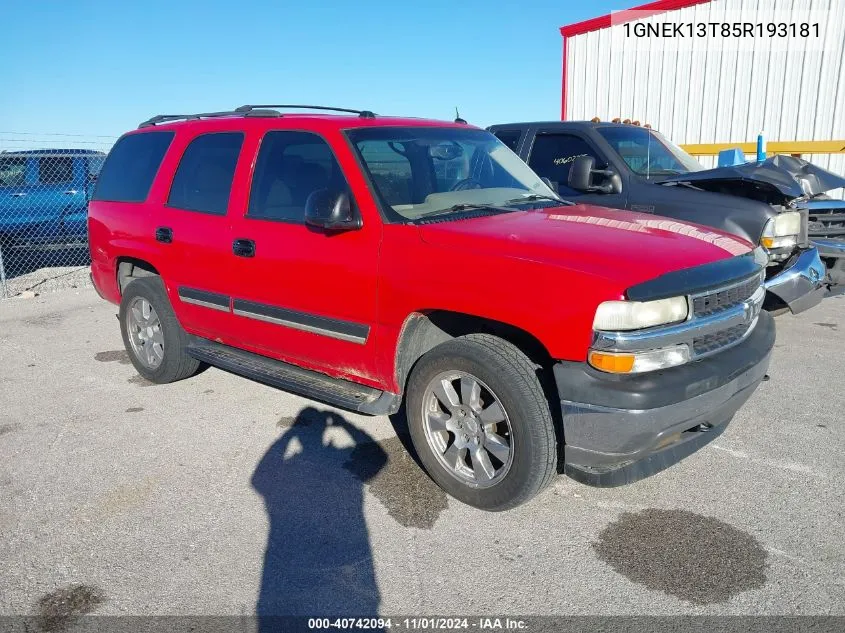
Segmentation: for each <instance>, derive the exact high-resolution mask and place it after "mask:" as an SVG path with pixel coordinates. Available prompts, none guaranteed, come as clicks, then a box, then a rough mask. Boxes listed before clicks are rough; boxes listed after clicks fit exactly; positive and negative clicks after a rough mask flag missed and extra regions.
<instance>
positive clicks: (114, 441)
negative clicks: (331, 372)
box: [0, 288, 845, 630]
mask: <svg viewBox="0 0 845 633" xmlns="http://www.w3.org/2000/svg"><path fill="white" fill-rule="evenodd" d="M115 312H116V309H115V307H114V306H112V305H110V304H108V303H105V302H103V301H102V300H100V299H99V298H98V297H97V295H96V294H95V292H94V291H93V290H92V289H90V288H86V289H81V290H66V291H61V292H56V293H50V294H44V295H40V296H36V297H34V298H22V299H10V300H6V301H0V535H2V536H0V615H10V614H39V613H41V614H42V615H43V614H45V613H46V614H47V615H49V613H50V609H59V610H61V608H62V605H66V604H73V605H76V607H74V608H77V611H78V612H92V613H96V614H158V615H167V614H192V615H197V614H208V615H211V614H215V615H250V614H254V613H255V612H256V609H258V610H259V611H260V612H262V613H292V614H303V615H317V614H321V613H353V612H354V613H358V614H371V615H373V614H376V613H380V614H385V615H391V614H394V615H398V614H404V615H424V614H492V615H500V616H505V615H509V614H521V615H528V614H543V615H545V614H664V615H665V614H699V615H701V614H704V615H715V614H751V615H761V614H766V615H780V614H837V615H845V459H843V456H845V450H843V449H845V415H843V412H845V390H843V376H844V375H845V297H842V296H839V297H832V298H829V299H826V300H825V301H824V302H823V303H822V304H821V305H820V306H818V307H816V308H814V309H813V310H811V311H809V312H806V313H804V314H803V315H800V316H798V317H794V316H791V315H785V316H781V317H778V319H777V327H778V340H777V344H776V349H775V352H774V357H773V360H772V365H771V369H770V376H771V379H770V380H769V381H768V382H765V383H763V384H762V385H761V386H760V388H759V389H758V390H757V392H756V393H755V394H754V396H753V397H752V398H751V400H750V401H749V402H748V403H747V404H746V405H745V407H744V408H743V409H742V410H741V411H740V412H739V413H738V415H737V416H736V417H735V419H734V420H733V422H732V423H731V424H730V426H729V427H728V429H727V431H726V432H725V434H724V435H723V436H721V437H720V438H718V439H717V440H716V441H715V442H714V443H712V444H710V445H709V446H707V447H706V448H704V449H703V450H701V451H699V452H698V453H696V454H694V455H692V456H691V457H689V458H687V459H686V460H684V461H683V462H681V463H680V464H678V465H676V466H674V467H672V468H670V469H669V470H667V471H664V472H663V473H660V474H658V475H656V476H654V477H651V478H649V479H646V480H643V481H641V482H638V483H636V484H633V485H629V486H625V487H621V488H613V489H596V488H589V487H587V486H584V485H581V484H578V483H576V482H574V481H572V480H570V479H567V478H565V477H562V476H561V477H559V478H558V479H557V480H556V481H555V482H554V483H553V484H552V485H551V486H550V487H549V488H548V489H547V490H546V491H545V492H544V493H543V494H542V495H540V496H539V497H537V498H536V499H535V500H533V501H532V502H530V503H529V504H527V505H524V506H522V507H520V508H517V509H516V510H513V511H510V512H507V513H498V514H493V513H485V512H481V511H478V510H475V509H473V508H470V507H467V506H464V505H462V504H461V503H459V502H457V501H455V500H453V499H450V498H447V497H446V496H445V494H444V493H443V492H442V491H441V490H440V489H439V488H437V487H436V486H435V485H434V484H432V483H431V482H430V480H429V479H428V478H427V477H426V476H425V475H424V474H423V473H422V472H421V471H420V470H419V468H418V467H417V465H416V463H415V462H414V461H413V459H412V458H411V457H409V456H408V454H407V453H406V452H405V449H404V448H403V444H402V441H400V439H399V438H398V437H397V435H396V432H395V430H394V424H393V422H392V421H391V420H390V419H389V418H387V417H377V418H370V417H364V416H358V415H354V414H351V413H348V412H342V411H338V410H335V409H332V408H331V407H327V406H325V405H322V404H318V403H315V402H312V401H309V400H306V399H303V398H299V397H297V396H293V395H290V394H286V393H283V392H280V391H278V390H275V389H272V388H270V387H266V386H263V385H260V384H256V383H253V382H250V381H248V380H246V379H243V378H240V377H237V376H234V375H231V374H228V373H225V372H223V371H221V370H218V369H208V370H207V371H205V372H203V373H201V374H200V375H198V376H196V377H194V378H191V379H189V380H185V381H182V382H179V383H175V384H170V385H164V386H158V385H151V384H150V383H147V382H146V381H144V380H143V379H141V378H139V377H138V375H137V374H136V373H135V371H134V369H133V368H132V366H131V365H130V364H129V362H128V358H127V357H126V354H125V352H124V351H123V345H122V342H121V338H120V332H119V328H118V322H117V320H116V318H115ZM57 605H58V606H57ZM54 630H56V629H54Z"/></svg>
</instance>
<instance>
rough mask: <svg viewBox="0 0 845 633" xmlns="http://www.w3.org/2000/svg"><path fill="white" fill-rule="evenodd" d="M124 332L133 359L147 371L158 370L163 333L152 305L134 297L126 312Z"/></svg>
mask: <svg viewBox="0 0 845 633" xmlns="http://www.w3.org/2000/svg"><path fill="white" fill-rule="evenodd" d="M126 331H127V332H128V333H129V342H130V344H131V345H132V351H133V353H134V354H135V358H137V359H138V361H139V362H140V363H141V364H142V365H143V366H144V367H146V368H147V369H158V367H159V365H161V361H163V360H164V333H163V332H162V331H161V320H160V319H159V318H158V314H157V313H156V311H155V308H153V306H152V304H151V303H150V302H149V301H147V300H146V299H144V298H143V297H135V298H134V299H133V300H132V303H131V304H129V309H128V310H127V311H126Z"/></svg>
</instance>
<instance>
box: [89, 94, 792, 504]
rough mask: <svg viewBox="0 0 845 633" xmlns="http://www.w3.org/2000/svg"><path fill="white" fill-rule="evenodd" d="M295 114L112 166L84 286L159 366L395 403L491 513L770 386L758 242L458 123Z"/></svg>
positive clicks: (138, 136)
mask: <svg viewBox="0 0 845 633" xmlns="http://www.w3.org/2000/svg"><path fill="white" fill-rule="evenodd" d="M295 107H297V106H242V107H241V108H238V109H237V110H234V111H231V112H223V113H221V112H218V113H211V114H197V115H186V116H175V115H174V116H166V115H161V116H157V117H153V118H152V119H150V120H149V121H146V122H144V123H143V124H142V125H141V127H140V128H139V129H138V130H136V131H132V132H129V133H128V134H126V135H124V136H123V137H122V138H121V139H120V140H119V141H118V142H117V143H116V145H115V146H114V148H113V149H112V151H111V153H110V154H109V157H108V159H107V160H106V163H105V166H104V167H103V171H102V173H101V175H100V178H99V181H98V183H97V188H96V190H95V192H94V197H93V200H92V202H91V205H90V212H89V235H90V249H91V259H92V264H91V270H92V277H93V280H94V284H95V286H96V288H97V289H98V291H99V292H100V293H101V295H102V296H103V297H104V298H105V299H107V300H109V301H111V302H114V303H116V304H119V305H120V311H119V322H120V328H121V332H122V334H123V340H124V344H125V346H126V349H127V351H128V353H129V356H130V358H131V360H132V363H133V365H134V366H135V368H136V369H137V370H138V372H139V373H140V374H141V375H142V376H144V377H145V378H147V379H148V380H151V381H153V382H157V383H167V382H172V381H174V380H179V379H181V378H186V377H188V376H190V375H192V374H193V373H194V372H196V371H197V369H198V368H199V366H200V364H201V363H208V364H211V365H216V366H218V367H221V368H223V369H226V370H229V371H232V372H235V373H238V374H241V375H244V376H247V377H249V378H253V379H256V380H259V381H262V382H265V383H267V384H270V385H274V386H276V387H280V388H282V389H285V390H288V391H293V392H296V393H299V394H302V395H305V396H308V397H311V398H314V399H317V400H321V401H323V402H327V403H329V404H332V405H335V406H340V407H344V408H347V409H351V410H355V411H359V412H362V413H367V414H391V413H395V412H397V411H398V410H399V408H400V405H401V404H402V403H403V402H404V404H405V408H406V411H407V418H408V425H409V428H410V434H411V438H412V440H413V443H414V446H415V448H416V450H417V452H418V453H419V457H420V460H421V462H422V463H423V465H424V466H425V468H426V470H427V471H428V473H429V474H430V475H431V477H432V478H433V479H434V480H435V481H436V482H437V483H438V484H439V485H440V486H442V487H443V488H444V489H445V490H446V491H448V492H449V493H450V494H452V495H453V496H454V497H456V498H458V499H460V500H461V501H463V502H465V503H468V504H471V505H474V506H477V507H479V508H483V509H486V510H504V509H507V508H511V507H514V506H516V505H518V504H520V503H523V502H525V501H527V500H528V499H530V498H531V497H533V496H534V495H535V494H536V493H537V492H539V491H540V490H541V489H543V487H545V486H546V485H547V484H548V483H549V482H550V481H551V479H552V477H553V476H554V474H555V473H556V472H557V471H558V470H559V469H560V470H563V471H565V472H566V473H568V474H569V475H571V476H572V477H574V478H576V479H578V480H579V481H583V482H585V483H588V484H591V485H599V486H615V485H620V484H624V483H628V482H631V481H636V480H637V479H640V478H642V477H646V476H648V475H650V474H652V473H655V472H658V471H660V470H662V469H664V468H667V467H668V466H669V465H671V464H672V463H674V462H676V461H678V460H679V459H682V458H683V457H685V456H686V455H689V454H690V453H692V452H693V451H695V450H697V449H698V448H700V447H701V446H703V445H704V444H706V443H707V442H708V441H710V440H712V439H713V438H715V437H716V436H717V435H719V433H721V431H722V430H723V429H724V428H725V426H726V425H727V423H728V422H729V421H730V420H731V418H732V417H733V415H734V413H735V412H736V411H737V409H738V408H739V407H740V406H742V404H743V403H744V402H745V401H746V400H747V399H748V398H749V397H750V396H751V394H752V392H753V391H754V389H755V388H756V387H757V385H758V384H759V383H760V382H761V381H762V379H763V377H764V375H765V373H766V369H767V366H768V362H769V355H770V352H771V349H772V347H773V345H774V335H775V331H774V322H773V319H772V318H771V316H770V315H769V314H767V313H765V312H761V311H760V310H761V306H762V303H763V298H764V295H765V292H764V290H763V288H762V283H763V271H764V268H765V264H766V263H767V258H766V256H765V254H764V252H763V250H762V249H761V248H756V249H755V248H754V247H753V245H752V244H750V243H749V242H748V241H746V240H744V239H742V238H738V237H735V236H733V235H730V234H727V233H724V232H721V231H715V230H711V229H707V228H705V227H701V226H696V225H689V224H685V223H682V222H668V223H663V224H656V223H655V222H654V218H653V217H651V216H646V215H642V214H637V213H629V212H619V211H615V210H610V209H604V208H600V207H594V206H590V205H573V204H571V203H566V202H564V201H562V200H560V199H559V198H558V197H557V196H556V195H555V194H554V193H553V192H552V191H551V189H549V188H548V187H547V186H546V185H545V184H544V183H543V182H542V181H541V179H540V177H539V176H537V174H535V173H534V172H533V171H531V169H529V167H528V166H527V165H526V164H525V163H524V162H523V161H521V160H520V159H519V158H518V157H517V156H516V155H514V154H513V152H511V151H510V150H508V149H507V148H506V147H505V146H504V145H503V144H502V143H500V142H499V141H498V140H497V139H496V137H495V136H493V135H492V134H490V133H489V132H486V131H484V130H480V129H477V128H472V127H471V126H467V125H463V124H460V123H457V122H456V123H443V122H437V121H426V120H420V119H401V118H382V117H377V116H375V115H374V114H373V113H371V112H366V111H365V112H358V111H350V110H346V111H345V112H346V114H344V115H327V114H291V113H289V112H286V113H285V114H284V115H282V114H281V113H280V112H279V111H278V110H276V109H274V108H279V109H282V108H286V109H292V108H295ZM299 107H301V108H310V109H313V106H299ZM324 109H327V110H334V109H333V108H324ZM349 113H352V114H351V115H350V114H349ZM564 442H565V445H564Z"/></svg>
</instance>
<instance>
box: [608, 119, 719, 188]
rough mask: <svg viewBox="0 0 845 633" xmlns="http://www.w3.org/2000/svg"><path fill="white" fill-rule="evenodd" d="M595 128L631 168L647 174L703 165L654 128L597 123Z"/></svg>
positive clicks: (679, 171)
mask: <svg viewBox="0 0 845 633" xmlns="http://www.w3.org/2000/svg"><path fill="white" fill-rule="evenodd" d="M597 131H598V133H599V134H601V135H602V136H603V137H604V140H606V141H607V142H608V143H609V144H610V146H611V147H612V148H613V149H614V150H615V151H616V153H617V154H619V156H620V157H621V158H622V160H624V161H625V163H627V165H628V167H629V168H630V169H631V171H633V172H635V173H637V174H640V175H641V176H645V177H646V178H649V179H652V178H660V177H661V176H670V175H673V174H686V173H689V172H691V171H701V170H702V169H704V167H702V166H701V164H700V163H699V162H698V161H697V160H695V159H694V158H693V157H692V156H690V155H689V154H687V153H686V152H685V151H684V150H682V149H681V148H680V147H678V146H677V145H675V144H674V143H672V142H671V141H669V140H667V139H666V138H665V137H664V136H663V135H662V134H660V133H659V132H655V131H654V130H650V129H648V128H642V127H637V126H634V125H626V126H614V127H599V128H597Z"/></svg>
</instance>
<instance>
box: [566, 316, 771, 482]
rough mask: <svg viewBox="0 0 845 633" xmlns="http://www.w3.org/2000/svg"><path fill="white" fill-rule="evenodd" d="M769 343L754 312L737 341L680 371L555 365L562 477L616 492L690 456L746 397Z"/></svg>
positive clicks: (765, 325) (767, 329) (766, 322)
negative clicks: (623, 372) (615, 371)
mask: <svg viewBox="0 0 845 633" xmlns="http://www.w3.org/2000/svg"><path fill="white" fill-rule="evenodd" d="M774 342H775V326H774V319H773V318H772V316H771V315H769V314H768V313H766V312H762V313H761V314H760V316H759V317H758V321H757V325H756V327H755V328H754V331H753V332H752V333H751V334H750V335H749V336H748V337H747V338H746V339H745V340H744V341H743V342H742V343H740V344H739V345H736V346H735V347H732V348H730V349H727V350H724V351H723V352H720V353H718V354H716V355H714V356H710V357H708V358H705V359H702V360H699V361H695V362H692V363H689V364H687V365H682V366H680V367H674V368H672V369H667V370H664V371H655V372H651V373H645V374H638V375H634V376H618V375H612V374H607V373H604V372H600V371H597V370H595V369H593V368H592V367H590V366H589V365H587V364H586V363H574V362H561V363H558V364H557V365H556V366H555V368H554V375H555V381H556V383H557V389H558V393H559V394H560V398H561V410H562V416H563V417H562V419H563V434H564V442H565V446H564V472H565V473H566V474H567V475H569V476H570V477H572V478H573V479H576V480H577V481H580V482H582V483H585V484H588V485H591V486H601V487H610V486H620V485H623V484H627V483H632V482H634V481H637V480H639V479H642V478H644V477H648V476H649V475H653V474H654V473H657V472H660V471H661V470H663V469H665V468H668V467H669V466H671V465H672V464H674V463H676V462H678V461H680V460H681V459H683V458H684V457H686V456H687V455H690V454H691V453H693V452H695V451H696V450H698V449H699V448H701V447H702V446H704V445H705V444H707V443H708V442H710V441H711V440H713V439H714V438H716V437H718V436H719V434H720V433H721V432H722V431H723V430H724V429H725V427H726V426H727V424H728V422H730V420H731V419H732V418H733V415H734V414H735V413H736V412H737V410H738V409H739V408H740V407H741V406H742V405H743V404H744V403H745V401H746V400H748V398H749V397H751V394H752V393H754V390H755V389H756V388H757V385H759V384H760V382H761V381H762V380H763V377H764V376H765V375H766V371H767V369H768V366H769V357H770V354H771V350H772V347H773V346H774Z"/></svg>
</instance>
